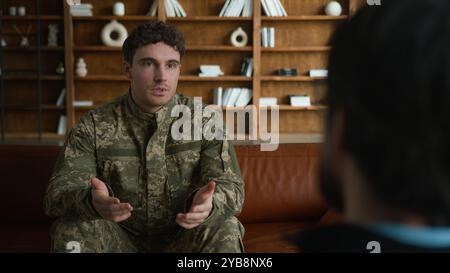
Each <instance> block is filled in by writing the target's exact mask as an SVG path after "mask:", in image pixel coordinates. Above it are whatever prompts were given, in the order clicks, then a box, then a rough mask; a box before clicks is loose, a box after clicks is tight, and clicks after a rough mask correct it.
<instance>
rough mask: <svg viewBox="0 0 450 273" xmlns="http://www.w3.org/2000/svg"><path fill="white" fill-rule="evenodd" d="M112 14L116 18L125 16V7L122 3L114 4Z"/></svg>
mask: <svg viewBox="0 0 450 273" xmlns="http://www.w3.org/2000/svg"><path fill="white" fill-rule="evenodd" d="M113 14H114V15H116V16H124V15H125V5H124V3H122V2H116V3H114V6H113Z"/></svg>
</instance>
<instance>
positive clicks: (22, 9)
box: [17, 6, 27, 16]
mask: <svg viewBox="0 0 450 273" xmlns="http://www.w3.org/2000/svg"><path fill="white" fill-rule="evenodd" d="M17 14H18V15H19V16H25V15H26V14H27V9H26V8H25V7H24V6H20V7H17Z"/></svg>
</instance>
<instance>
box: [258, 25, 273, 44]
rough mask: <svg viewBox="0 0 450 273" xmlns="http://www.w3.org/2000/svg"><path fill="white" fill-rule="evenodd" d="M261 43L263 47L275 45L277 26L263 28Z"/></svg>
mask: <svg viewBox="0 0 450 273" xmlns="http://www.w3.org/2000/svg"><path fill="white" fill-rule="evenodd" d="M261 45H262V47H275V28H274V27H263V28H261Z"/></svg>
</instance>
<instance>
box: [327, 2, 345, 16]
mask: <svg viewBox="0 0 450 273" xmlns="http://www.w3.org/2000/svg"><path fill="white" fill-rule="evenodd" d="M325 14H326V15H328V16H339V15H341V14H342V7H341V4H339V2H337V1H331V2H330V3H328V4H327V5H326V6H325Z"/></svg>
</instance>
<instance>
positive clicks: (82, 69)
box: [75, 58, 87, 77]
mask: <svg viewBox="0 0 450 273" xmlns="http://www.w3.org/2000/svg"><path fill="white" fill-rule="evenodd" d="M75 72H76V73H77V76H78V77H86V75H87V69H86V63H85V62H84V59H83V58H79V59H78V62H77V69H76V70H75Z"/></svg>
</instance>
